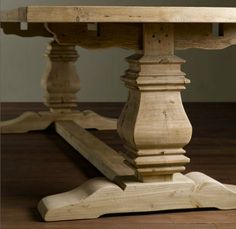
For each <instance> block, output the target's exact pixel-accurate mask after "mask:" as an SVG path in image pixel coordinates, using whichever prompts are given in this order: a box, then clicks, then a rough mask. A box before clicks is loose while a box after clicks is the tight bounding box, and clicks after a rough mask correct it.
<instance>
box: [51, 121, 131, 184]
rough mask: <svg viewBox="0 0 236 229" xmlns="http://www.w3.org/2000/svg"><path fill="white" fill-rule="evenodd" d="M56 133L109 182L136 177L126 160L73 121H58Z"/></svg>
mask: <svg viewBox="0 0 236 229" xmlns="http://www.w3.org/2000/svg"><path fill="white" fill-rule="evenodd" d="M55 126H56V132H57V133H58V134H59V135H60V136H61V137H63V138H64V139H65V140H66V141H67V142H68V143H69V144H70V145H71V146H73V147H74V148H75V149H76V150H77V151H78V152H79V153H80V154H81V155H82V156H84V157H85V158H86V159H87V160H88V161H90V162H91V163H92V164H93V165H94V166H95V167H96V168H97V169H98V170H100V172H102V173H103V174H104V175H105V176H106V177H107V178H108V179H109V180H111V181H115V180H116V179H118V178H119V177H123V178H125V177H134V173H135V172H134V170H133V169H131V168H130V167H129V166H128V165H126V164H125V163H124V158H123V156H121V155H120V154H119V153H118V152H116V151H115V150H113V149H112V148H111V147H109V146H108V145H106V144H105V143H103V142H102V141H100V140H99V139H98V138H96V137H95V136H93V135H92V134H90V133H89V132H88V131H86V130H85V129H83V128H82V127H80V126H79V125H78V124H76V123H75V122H73V121H56V122H55Z"/></svg>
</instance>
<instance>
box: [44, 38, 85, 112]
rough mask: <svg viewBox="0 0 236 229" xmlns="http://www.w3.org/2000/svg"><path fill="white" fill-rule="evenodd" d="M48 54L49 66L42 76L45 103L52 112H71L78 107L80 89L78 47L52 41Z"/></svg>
mask: <svg viewBox="0 0 236 229" xmlns="http://www.w3.org/2000/svg"><path fill="white" fill-rule="evenodd" d="M46 55H47V57H48V67H47V70H46V73H45V74H44V76H43V78H42V86H43V89H44V91H45V104H46V105H47V106H48V107H49V109H50V110H51V111H52V112H71V111H72V110H73V109H74V108H76V107H77V104H76V102H77V98H76V94H77V92H78V91H79V89H80V81H79V76H78V74H77V70H76V66H75V62H76V61H77V59H78V54H77V51H76V47H75V46H74V45H59V44H58V43H57V42H56V41H52V42H51V43H50V44H49V46H48V49H47V53H46Z"/></svg>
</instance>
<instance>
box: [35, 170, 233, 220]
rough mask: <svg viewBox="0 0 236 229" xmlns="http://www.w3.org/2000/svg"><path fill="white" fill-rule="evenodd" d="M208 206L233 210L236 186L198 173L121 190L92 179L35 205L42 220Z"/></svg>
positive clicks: (103, 181) (136, 184) (133, 183)
mask: <svg viewBox="0 0 236 229" xmlns="http://www.w3.org/2000/svg"><path fill="white" fill-rule="evenodd" d="M208 207H214V208H219V209H233V208H236V186H226V185H223V184H221V183H219V182H218V181H216V180H214V179H212V178H210V177H208V176H206V175H204V174H202V173H198V172H194V173H190V174H187V175H186V176H184V175H182V174H179V173H176V174H174V177H173V181H171V182H157V183H137V182H126V189H125V190H122V189H121V188H120V187H119V186H117V185H116V184H114V183H112V182H110V181H108V180H106V179H105V178H94V179H91V180H89V181H87V182H86V183H84V184H83V185H82V186H80V187H78V188H76V189H74V190H71V191H68V192H65V193H62V194H57V195H53V196H49V197H46V198H44V199H42V200H41V202H40V203H39V205H38V209H39V211H40V213H41V215H42V217H43V218H44V220H46V221H58V220H72V219H91V218H98V217H99V216H101V215H104V214H107V213H124V212H146V211H160V210H167V209H182V208H184V209H188V208H208Z"/></svg>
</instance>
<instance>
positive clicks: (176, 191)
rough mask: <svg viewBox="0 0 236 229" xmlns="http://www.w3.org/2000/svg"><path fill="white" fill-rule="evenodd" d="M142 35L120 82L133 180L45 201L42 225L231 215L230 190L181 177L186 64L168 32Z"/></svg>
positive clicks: (97, 182)
mask: <svg viewBox="0 0 236 229" xmlns="http://www.w3.org/2000/svg"><path fill="white" fill-rule="evenodd" d="M143 32H144V36H143V41H144V50H143V53H142V54H136V55H133V56H131V57H129V58H128V62H129V64H130V67H129V69H128V70H127V72H126V74H125V76H124V77H122V78H123V80H124V82H125V85H126V86H127V87H128V88H129V98H128V101H127V103H126V105H125V107H124V110H123V112H122V114H121V116H120V118H119V121H118V132H119V135H120V137H121V138H122V139H123V141H124V146H125V152H124V153H125V155H126V156H125V158H126V162H125V163H126V164H128V165H129V166H130V167H131V168H133V171H134V173H133V174H134V175H133V177H129V179H125V176H121V177H118V178H120V179H118V180H119V182H120V183H119V185H120V187H119V186H118V185H116V184H114V183H113V182H111V181H109V180H107V179H105V178H95V179H92V180H89V181H87V182H86V183H85V184H83V185H82V186H80V187H78V188H76V189H74V190H72V191H69V192H65V193H62V194H58V195H53V196H49V197H46V198H44V199H42V200H41V202H40V203H39V206H38V208H39V211H40V213H41V215H42V217H43V218H44V220H46V221H55V220H69V219H86V218H97V217H99V216H101V215H104V214H108V213H120V212H144V211H158V210H168V209H187V208H205V207H215V208H219V209H233V208H236V186H235V185H224V184H221V183H219V182H218V181H216V180H214V179H212V178H210V177H208V176H206V175H204V174H202V173H198V172H193V173H189V174H187V175H182V174H181V173H179V172H182V171H184V170H185V165H186V164H187V163H188V162H189V159H188V158H187V157H186V156H185V155H184V153H185V151H184V149H183V147H184V146H185V145H186V144H187V143H188V142H189V141H190V139H191V134H192V128H191V124H190V122H189V120H188V118H187V116H186V114H185V111H184V108H183V105H182V101H181V96H180V92H181V90H183V89H184V88H185V84H186V83H189V80H187V79H186V78H185V74H184V73H183V72H182V71H181V64H182V63H184V61H183V60H182V59H181V58H178V57H176V56H175V55H174V39H173V36H174V35H173V28H172V25H171V24H168V25H166V24H145V25H144V28H143ZM72 134H73V131H71V133H70V134H68V136H71V135H72ZM74 136H75V135H74ZM72 140H74V139H72ZM77 141H78V139H77ZM84 142H85V143H86V141H84ZM74 143H75V141H74ZM80 144H81V143H80ZM82 145H83V146H85V145H86V144H82ZM97 150H99V148H97ZM109 152H110V153H112V152H111V151H109ZM112 156H113V155H110V157H111V158H112ZM91 157H92V158H93V155H91ZM89 160H90V159H89ZM90 161H92V160H90ZM105 162H106V161H105V160H104V161H103V163H105ZM100 167H101V168H103V165H102V164H101V165H100ZM98 169H99V165H98ZM100 171H102V169H100ZM126 178H127V177H126Z"/></svg>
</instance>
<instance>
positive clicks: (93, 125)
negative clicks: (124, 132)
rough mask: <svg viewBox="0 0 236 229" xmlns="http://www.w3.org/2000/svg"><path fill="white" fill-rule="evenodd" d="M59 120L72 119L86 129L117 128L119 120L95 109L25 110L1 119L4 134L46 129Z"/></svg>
mask: <svg viewBox="0 0 236 229" xmlns="http://www.w3.org/2000/svg"><path fill="white" fill-rule="evenodd" d="M58 120H68V121H69V120H71V121H73V122H75V123H77V124H78V125H80V126H82V127H83V128H85V129H98V130H115V129H116V126H117V120H116V119H113V118H108V117H104V116H102V115H99V114H97V113H95V112H93V111H90V110H85V111H81V112H80V111H73V112H66V113H61V112H47V111H43V112H25V113H23V114H22V115H20V116H19V117H17V118H15V119H12V120H7V121H0V130H1V133H2V134H12V133H27V132H29V131H36V130H45V129H46V128H48V127H49V126H50V125H51V124H53V123H54V122H56V121H58Z"/></svg>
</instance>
